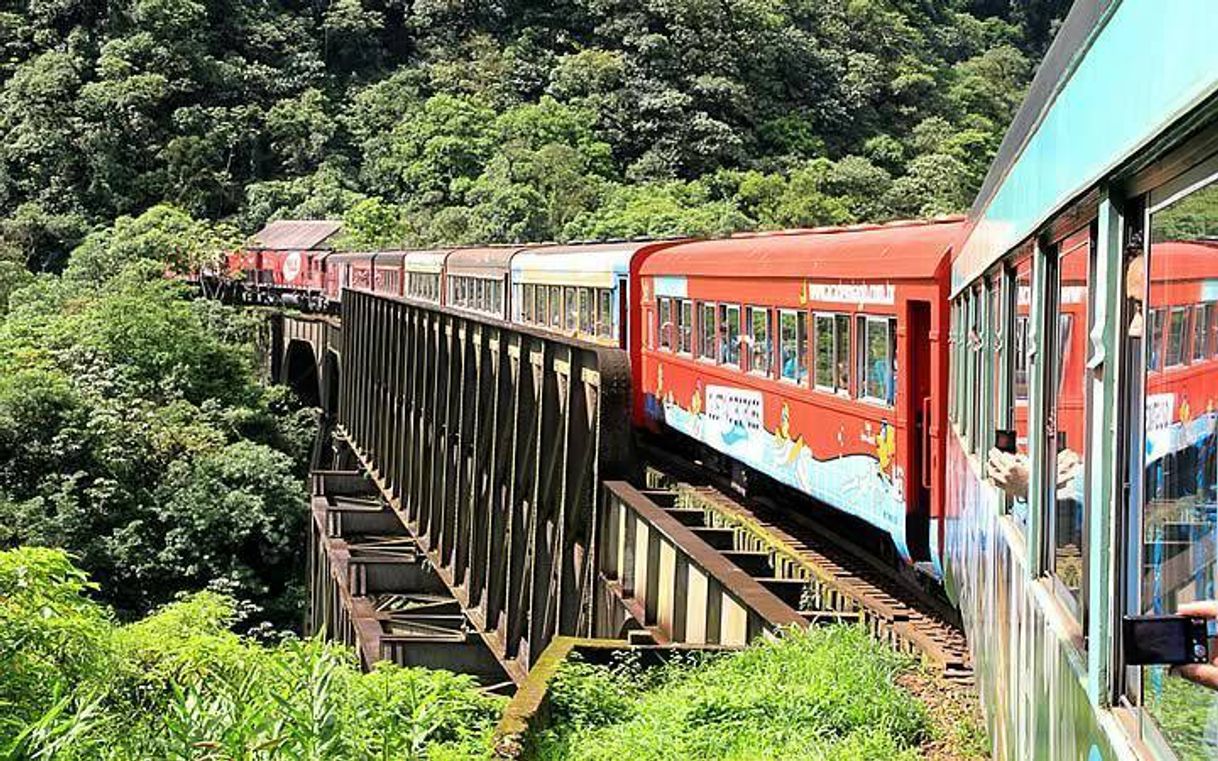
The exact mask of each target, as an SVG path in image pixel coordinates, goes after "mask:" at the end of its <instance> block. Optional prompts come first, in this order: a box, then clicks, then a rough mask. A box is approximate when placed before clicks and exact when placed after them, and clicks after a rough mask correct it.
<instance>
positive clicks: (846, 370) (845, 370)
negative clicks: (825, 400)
mask: <svg viewBox="0 0 1218 761" xmlns="http://www.w3.org/2000/svg"><path fill="white" fill-rule="evenodd" d="M834 322H835V323H836V332H837V353H836V357H835V360H834V361H835V362H836V365H835V366H836V368H837V390H838V392H839V393H842V394H849V393H850V315H845V314H839V315H837V316H836V317H835V318H834Z"/></svg>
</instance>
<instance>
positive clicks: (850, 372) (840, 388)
mask: <svg viewBox="0 0 1218 761" xmlns="http://www.w3.org/2000/svg"><path fill="white" fill-rule="evenodd" d="M812 319H813V325H814V326H815V325H816V323H817V321H819V320H822V319H827V320H829V323H830V324H831V325H832V326H833V337H832V338H831V339H829V342H830V348H831V349H832V354H831V358H830V365H829V372H830V374H831V375H832V378H833V385H832V386H825V385H823V384H822V383H820V378H819V376H818V373H819V367H818V366H817V363H819V360H820V341H821V336H820V332H819V330H816V329H815V328H814V329H813V341H814V344H813V346H814V349H813V351H814V352H815V353H814V355H813V357H814V365H813V373H812V375H813V378H812V388H813V390H815V391H819V392H821V393H824V394H832V395H833V396H836V397H839V398H847V399H849V398H851V397H852V396H853V387H852V386H853V380H854V377H853V376H854V369H853V367H852V365H853V364H854V358H853V357H852V356H851V352H850V350H851V347H852V346H853V345H854V342H853V341H852V340H851V338H852V337H851V335H850V332H851V331H852V330H853V324H854V320H852V319H851V315H850V314H848V313H845V312H829V311H820V310H817V311H814V312H812ZM843 325H844V326H845V331H844V332H845V334H846V335H845V339H846V347H845V352H844V353H845V355H846V361H845V363H844V364H843V362H842V360H841V357H840V356H839V354H841V353H842V352H841V348H842V333H843V331H842V326H843ZM842 367H844V369H845V371H846V383H845V385H842V384H841V383H840V381H841V377H840V373H839V369H840V368H842Z"/></svg>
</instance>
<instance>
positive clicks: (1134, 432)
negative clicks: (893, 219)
mask: <svg viewBox="0 0 1218 761" xmlns="http://www.w3.org/2000/svg"><path fill="white" fill-rule="evenodd" d="M1216 93H1218V3H1215V2H1213V0H1108V1H1103V0H1080V2H1078V3H1076V4H1075V7H1074V8H1073V9H1072V10H1071V13H1070V15H1069V16H1068V17H1067V19H1066V21H1065V22H1064V23H1063V25H1062V28H1061V29H1060V31H1059V33H1058V36H1057V39H1056V40H1055V42H1054V44H1053V47H1052V48H1051V49H1050V51H1049V53H1048V55H1047V57H1046V59H1045V61H1044V63H1043V64H1042V66H1041V69H1040V71H1039V72H1038V74H1037V76H1036V79H1035V80H1034V82H1033V84H1032V86H1031V89H1030V92H1029V94H1028V96H1027V99H1026V101H1025V103H1024V105H1023V107H1022V109H1021V110H1020V112H1019V114H1018V116H1017V117H1016V120H1015V122H1014V123H1013V125H1012V126H1011V128H1010V130H1009V132H1008V134H1007V135H1006V138H1005V140H1004V142H1003V144H1002V146H1001V148H1000V150H999V155H998V156H997V158H996V160H995V163H994V165H993V166H992V167H991V169H990V172H989V175H988V177H987V179H986V181H985V183H984V186H983V188H982V191H981V193H980V195H979V196H978V198H977V201H976V202H975V204H974V206H973V209H972V211H971V212H970V215H969V221H968V225H967V226H966V233H965V238H964V239H963V241H962V242H961V243H960V245H958V246H956V247H955V251H954V254H953V260H952V283H951V293H952V314H951V335H950V337H949V344H950V347H951V351H950V377H951V383H950V390H949V397H950V398H949V408H950V414H949V418H950V422H949V426H948V427H949V431H948V433H947V436H946V437H945V439H946V443H945V452H944V463H945V467H946V479H947V489H946V494H947V504H946V506H945V516H944V518H943V521H942V524H941V525H940V526H938V527H937V530H938V531H939V532H940V534H939V536H937V537H936V540H937V541H938V542H939V545H940V547H941V548H942V557H943V566H944V567H943V576H944V580H945V585H946V588H947V591H948V594H949V595H950V596H951V597H952V598H953V600H954V601H955V602H956V603H957V604H958V605H959V607H960V609H961V612H962V615H963V618H964V622H965V626H966V630H967V634H968V636H969V639H970V642H971V647H972V649H973V655H974V659H975V664H976V671H977V680H978V687H979V690H980V692H981V697H982V702H983V704H984V706H985V710H986V715H987V718H988V721H989V727H990V732H991V737H992V739H993V742H994V746H995V755H996V757H997V758H1004V759H1030V758H1053V759H1088V761H1090V760H1091V759H1108V758H1154V759H1160V758H1162V759H1171V758H1180V759H1202V758H1204V759H1210V758H1218V692H1215V691H1212V690H1210V689H1209V688H1206V687H1202V686H1198V685H1197V684H1194V683H1193V682H1190V681H1187V680H1185V679H1183V678H1182V677H1180V676H1178V675H1176V674H1175V673H1174V672H1169V671H1168V670H1166V669H1165V668H1164V667H1138V666H1132V665H1129V664H1128V663H1127V661H1126V658H1125V655H1124V652H1125V649H1124V645H1125V643H1123V642H1122V636H1123V635H1122V626H1121V622H1122V619H1123V617H1124V616H1125V615H1129V614H1139V613H1172V612H1174V611H1176V610H1177V608H1178V606H1180V605H1182V604H1185V603H1188V602H1192V601H1197V600H1207V599H1213V598H1215V597H1218V590H1216V589H1215V587H1216V581H1218V579H1216V572H1218V565H1216V556H1218V551H1216V550H1218V547H1216V529H1218V456H1216V450H1218V446H1216V445H1218V435H1216V434H1218V431H1216V425H1218V96H1216ZM1012 434H1013V435H1012ZM1000 438H1001V439H1003V440H1004V442H1005V444H1006V445H1005V446H1003V447H1002V448H1001V450H1000V449H999V448H997V447H996V446H995V444H996V442H997V440H998V439H1000Z"/></svg>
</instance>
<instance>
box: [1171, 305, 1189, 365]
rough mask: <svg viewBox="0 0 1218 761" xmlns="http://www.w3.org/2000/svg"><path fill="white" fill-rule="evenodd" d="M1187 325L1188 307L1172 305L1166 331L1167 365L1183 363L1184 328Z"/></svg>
mask: <svg viewBox="0 0 1218 761" xmlns="http://www.w3.org/2000/svg"><path fill="white" fill-rule="evenodd" d="M1187 325H1188V307H1172V310H1171V320H1170V322H1169V323H1168V331H1167V366H1168V367H1178V366H1180V365H1183V364H1184V329H1185V326H1187Z"/></svg>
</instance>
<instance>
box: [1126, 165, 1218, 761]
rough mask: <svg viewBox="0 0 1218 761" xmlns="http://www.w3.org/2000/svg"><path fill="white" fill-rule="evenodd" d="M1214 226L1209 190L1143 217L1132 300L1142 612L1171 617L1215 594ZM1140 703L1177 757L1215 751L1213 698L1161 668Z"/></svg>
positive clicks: (1148, 674) (1213, 188)
mask: <svg viewBox="0 0 1218 761" xmlns="http://www.w3.org/2000/svg"><path fill="white" fill-rule="evenodd" d="M1214 229H1218V185H1209V186H1208V187H1206V188H1204V189H1202V190H1200V191H1198V192H1196V193H1193V194H1192V195H1189V196H1187V197H1185V198H1183V199H1181V200H1179V201H1176V202H1175V203H1173V204H1171V205H1170V206H1168V207H1166V208H1164V209H1162V210H1160V211H1158V212H1156V213H1155V214H1154V215H1152V217H1151V233H1150V238H1151V244H1150V254H1149V263H1148V265H1147V267H1146V272H1147V273H1148V274H1149V280H1150V282H1149V283H1148V284H1147V285H1146V286H1145V289H1146V291H1148V292H1147V293H1144V294H1136V295H1135V294H1131V296H1133V297H1134V298H1135V300H1136V299H1138V298H1145V299H1146V301H1147V307H1148V310H1147V313H1148V314H1149V315H1150V320H1149V328H1150V329H1149V330H1148V331H1147V332H1146V343H1147V345H1146V346H1145V347H1144V350H1143V351H1144V359H1145V363H1146V364H1145V368H1146V370H1145V373H1144V382H1145V385H1144V387H1143V388H1144V395H1143V397H1142V403H1143V407H1144V416H1145V417H1144V426H1145V427H1144V436H1145V453H1144V457H1145V461H1144V463H1145V475H1144V479H1143V504H1142V541H1143V548H1142V549H1143V552H1142V608H1143V610H1144V612H1146V613H1156V614H1158V613H1172V612H1174V611H1175V610H1176V608H1177V607H1178V606H1179V605H1180V604H1181V603H1185V602H1190V601H1193V600H1199V599H1210V598H1213V597H1215V596H1216V595H1215V563H1214V555H1215V531H1214V529H1215V510H1216V507H1218V488H1216V482H1218V473H1216V465H1218V463H1216V460H1215V439H1214V432H1215V419H1216V416H1215V411H1214V410H1215V401H1216V400H1218V362H1216V361H1215V360H1214V358H1213V353H1212V351H1211V350H1210V347H1209V345H1208V344H1209V341H1210V338H1209V337H1210V335H1211V332H1212V330H1213V328H1212V327H1211V322H1212V320H1213V317H1212V311H1213V310H1212V308H1211V307H1210V306H1209V305H1208V304H1207V302H1208V301H1209V300H1210V299H1213V298H1214V295H1215V294H1214V293H1213V291H1212V288H1213V284H1214V282H1215V279H1216V278H1218V245H1215V242H1214V241H1213V240H1212V239H1210V238H1209V237H1207V232H1206V231H1212V230H1214ZM1194 305H1197V306H1195V308H1194ZM1201 305H1205V306H1201ZM1190 313H1191V315H1190ZM1190 319H1191V320H1192V327H1191V328H1190V327H1189V326H1190ZM1142 696H1143V703H1144V704H1145V705H1146V707H1147V709H1148V711H1149V714H1150V715H1151V716H1152V717H1153V718H1154V719H1155V721H1156V723H1157V725H1158V728H1159V730H1160V731H1161V733H1162V735H1163V737H1164V738H1165V739H1166V741H1167V742H1168V744H1169V745H1170V746H1171V748H1172V750H1174V751H1175V753H1176V755H1177V756H1179V757H1180V758H1181V759H1186V760H1187V759H1203V758H1204V759H1209V758H1213V757H1214V756H1215V755H1216V753H1218V731H1216V729H1215V727H1216V726H1218V700H1216V696H1218V693H1214V692H1211V691H1210V690H1208V689H1206V688H1204V687H1198V686H1196V685H1194V684H1192V683H1190V682H1186V681H1184V680H1183V679H1180V678H1179V677H1177V676H1174V675H1171V674H1170V673H1169V672H1168V671H1167V670H1166V669H1165V668H1146V669H1144V670H1143V681H1142Z"/></svg>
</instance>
